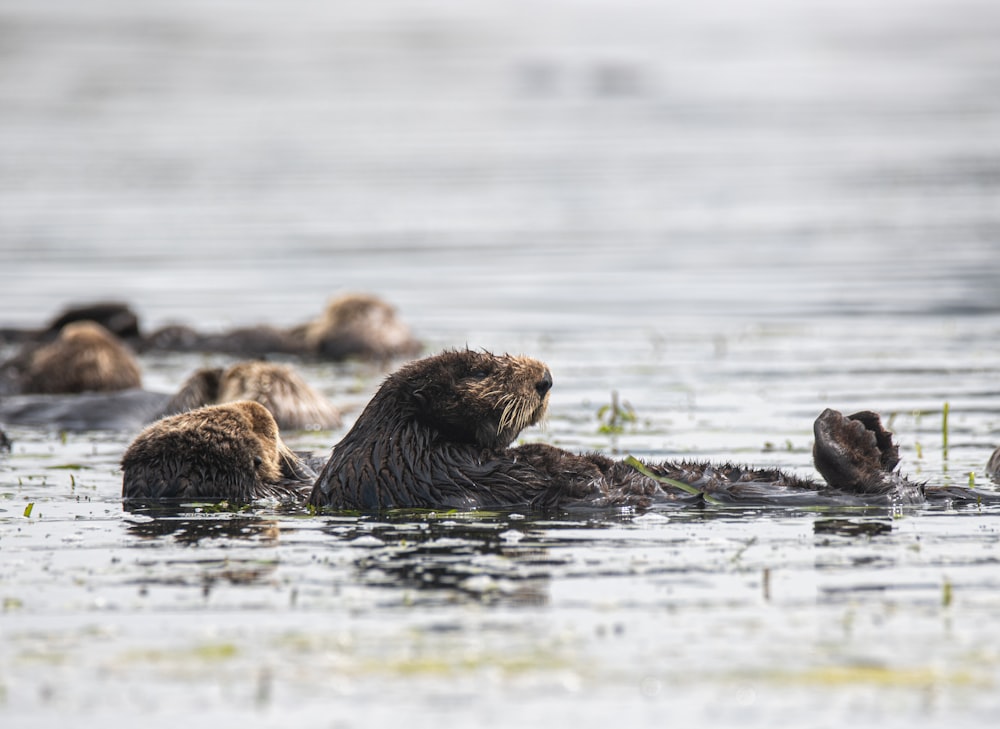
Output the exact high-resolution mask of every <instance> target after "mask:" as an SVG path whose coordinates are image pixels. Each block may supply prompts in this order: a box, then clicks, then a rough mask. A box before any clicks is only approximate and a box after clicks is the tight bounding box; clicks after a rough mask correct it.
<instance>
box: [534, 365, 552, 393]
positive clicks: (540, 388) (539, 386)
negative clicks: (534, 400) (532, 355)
mask: <svg viewBox="0 0 1000 729" xmlns="http://www.w3.org/2000/svg"><path fill="white" fill-rule="evenodd" d="M551 389H552V373H551V372H549V370H548V368H546V370H545V372H543V373H542V379H540V380H539V381H538V382H536V383H535V390H536V391H537V392H538V396H539V397H545V394H546V393H547V392H548V391H549V390H551Z"/></svg>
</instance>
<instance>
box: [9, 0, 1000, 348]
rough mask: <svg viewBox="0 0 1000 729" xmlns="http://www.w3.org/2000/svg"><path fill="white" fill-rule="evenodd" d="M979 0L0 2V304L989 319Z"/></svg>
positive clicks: (690, 319) (297, 313) (544, 326)
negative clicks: (376, 299) (379, 304)
mask: <svg viewBox="0 0 1000 729" xmlns="http://www.w3.org/2000/svg"><path fill="white" fill-rule="evenodd" d="M998 38H1000V5H998V4H997V3H996V2H995V1H993V0H881V1H880V2H878V3H871V2H862V1H861V0H846V1H845V0H838V1H837V2H832V1H831V2H826V1H823V2H801V1H799V0H762V1H756V2H750V3H735V2H720V1H717V0H710V1H709V2H699V3H690V2H662V1H654V0H649V1H642V0H579V1H572V0H532V1H531V2H528V1H525V0H482V1H480V2H474V3H467V2H458V1H457V0H424V1H419V0H418V1H416V2H415V1H413V0H405V1H404V0H388V1H385V2H375V3H357V2H337V1H329V0H289V1H288V2H280V3H279V2H265V1H264V0H181V1H177V0H170V1H166V0H148V1H146V2H141V3H136V2H132V1H131V0H88V2H76V1H73V0H64V1H61V2H60V1H53V2H37V0H2V2H0V322H2V323H4V324H23V325H30V324H35V323H39V322H41V321H44V320H46V319H48V318H49V317H50V316H51V315H52V314H53V313H54V312H55V311H56V310H57V309H58V308H60V307H61V306H62V305H63V304H65V303H67V302H70V301H81V300H88V299H94V298H109V297H111V298H119V299H124V300H127V301H130V302H132V303H133V304H134V305H135V306H136V307H137V308H138V309H139V311H140V312H141V313H142V315H143V316H144V319H145V321H146V322H147V323H148V324H149V325H158V324H163V323H166V322H168V321H192V322H200V323H202V324H204V325H205V326H224V325H229V324H240V323H249V322H255V321H269V322H275V323H282V324H284V323H290V322H298V321H302V320H303V319H305V318H307V317H310V316H312V315H314V314H316V313H317V312H318V311H319V309H320V308H321V307H322V305H323V303H324V302H325V300H326V299H327V298H328V297H329V296H330V295H332V294H334V293H336V292H339V291H344V290H368V291H374V292H376V293H379V294H381V295H383V296H384V297H386V298H387V299H389V300H390V301H392V302H393V303H395V304H397V305H398V306H399V307H400V308H401V310H402V312H403V315H404V317H406V318H407V319H408V320H409V321H410V322H411V323H412V324H413V325H414V327H415V328H417V329H418V330H420V331H421V332H423V333H424V334H425V335H430V336H432V337H439V338H441V339H443V340H451V339H461V338H462V337H472V338H476V337H477V336H480V335H483V336H488V334H487V333H489V332H492V333H493V336H496V337H499V338H500V339H503V338H504V337H505V336H507V334H509V333H516V332H523V331H530V332H538V333H542V334H546V335H549V334H551V335H555V336H558V335H560V334H569V333H572V332H579V333H584V332H591V333H594V332H596V333H599V334H600V335H601V336H603V337H614V336H616V334H615V332H618V331H621V330H622V329H628V328H629V327H632V326H637V327H639V328H644V329H645V330H655V331H658V332H660V333H665V334H670V333H673V332H675V331H678V330H681V329H684V328H685V327H693V328H700V329H705V328H707V329H710V330H716V329H717V330H719V331H720V332H722V331H725V329H726V328H727V327H728V326H730V325H732V324H733V323H734V322H735V323H736V324H737V325H742V324H743V323H745V322H748V321H749V322H758V321H772V320H775V319H784V318H789V317H791V318H802V317H806V318H809V319H810V320H815V319H816V318H817V317H831V316H832V317H838V316H847V317H854V316H856V315H858V314H865V315H870V316H888V317H894V316H900V315H903V316H909V315H912V314H931V315H945V316H949V315H955V314H957V315H965V314H989V315H992V314H996V313H997V312H998V310H1000V293H998V286H997V281H998V274H1000V265H998V263H997V261H996V259H997V257H996V255H995V251H996V249H997V247H998V244H1000V194H998V193H1000V42H998Z"/></svg>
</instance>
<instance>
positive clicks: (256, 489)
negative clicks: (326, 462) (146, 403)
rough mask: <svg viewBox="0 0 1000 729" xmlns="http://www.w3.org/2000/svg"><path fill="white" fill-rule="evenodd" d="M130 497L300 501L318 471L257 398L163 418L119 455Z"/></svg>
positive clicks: (125, 493) (126, 493)
mask: <svg viewBox="0 0 1000 729" xmlns="http://www.w3.org/2000/svg"><path fill="white" fill-rule="evenodd" d="M121 465H122V474H123V478H122V497H123V498H124V499H126V500H129V501H132V500H153V501H161V500H176V499H218V498H224V499H229V500H231V501H236V502H248V501H253V500H254V499H260V498H265V497H277V498H294V499H296V500H301V499H302V497H303V496H304V495H305V492H306V490H307V489H308V487H309V485H310V484H311V483H312V479H313V477H314V476H315V474H314V473H313V472H312V471H311V470H310V469H309V467H308V466H307V465H306V464H305V463H303V462H302V461H301V460H300V459H299V458H298V457H297V456H296V455H295V454H294V453H293V452H292V451H291V450H290V449H289V448H288V446H286V445H285V444H284V443H283V442H282V440H281V437H280V436H279V434H278V424H277V423H276V422H275V421H274V417H273V416H272V415H271V413H270V412H268V410H267V408H265V407H264V406H263V405H261V404H260V403H256V402H250V401H240V402H235V403H227V404H224V405H210V406H208V407H204V408H198V409H196V410H191V411H188V412H186V413H181V414H180V415H173V416H170V417H168V418H163V419H162V420H158V421H156V422H155V423H153V424H152V425H150V426H149V427H148V428H146V429H145V430H144V431H142V432H141V433H140V434H139V436H138V437H137V438H136V439H135V440H134V441H132V444H131V445H130V446H129V447H128V449H127V450H126V451H125V454H124V455H123V456H122V462H121Z"/></svg>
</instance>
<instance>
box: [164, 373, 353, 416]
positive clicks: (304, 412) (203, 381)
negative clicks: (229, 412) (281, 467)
mask: <svg viewBox="0 0 1000 729" xmlns="http://www.w3.org/2000/svg"><path fill="white" fill-rule="evenodd" d="M236 400H252V401H254V402H259V403H260V404H261V405H263V406H264V407H266V408H267V409H268V410H269V411H270V412H271V414H272V415H273V416H274V419H275V420H276V421H277V423H278V427H280V428H282V429H284V430H305V429H314V428H320V429H329V428H337V427H339V426H340V423H341V420H340V413H339V412H338V411H337V409H336V408H335V407H333V405H331V404H330V403H329V401H327V400H326V398H324V397H323V396H322V395H321V394H320V393H318V392H317V391H316V390H315V389H313V388H312V387H311V386H310V385H309V383H308V382H306V381H305V380H304V379H302V377H301V376H300V375H299V374H298V372H296V371H295V370H294V369H293V368H292V367H290V366H289V365H284V364H275V363H273V362H262V361H248V362H237V363H236V364H234V365H231V366H230V367H228V368H225V369H223V368H221V367H218V368H202V369H199V370H197V371H196V372H195V373H194V374H192V375H191V376H190V377H188V379H187V380H186V381H185V382H184V384H183V385H181V389H180V390H179V391H178V393H177V394H176V395H174V396H173V398H171V400H170V402H169V404H168V405H167V407H166V408H165V411H166V412H167V413H171V414H172V413H179V412H183V411H185V410H190V409H192V408H196V407H200V406H202V405H209V404H219V403H225V402H233V401H236Z"/></svg>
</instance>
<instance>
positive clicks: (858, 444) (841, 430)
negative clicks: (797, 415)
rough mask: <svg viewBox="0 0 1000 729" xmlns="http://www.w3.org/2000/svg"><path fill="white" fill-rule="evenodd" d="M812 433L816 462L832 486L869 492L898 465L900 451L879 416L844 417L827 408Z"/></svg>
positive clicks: (859, 414)
mask: <svg viewBox="0 0 1000 729" xmlns="http://www.w3.org/2000/svg"><path fill="white" fill-rule="evenodd" d="M813 433H814V434H815V437H816V441H815V443H814V445H813V462H814V464H815V465H816V470H817V471H819V472H820V473H821V474H822V476H823V478H824V479H826V482H827V483H828V484H830V485H831V486H834V487H837V488H845V489H859V488H860V489H862V490H867V489H868V488H870V487H871V486H873V485H875V484H878V483H881V482H882V480H883V478H884V476H885V474H887V473H889V472H891V471H892V470H893V469H894V468H895V467H896V465H897V464H898V463H899V447H898V446H897V445H896V444H895V443H893V442H892V433H890V432H889V431H887V430H886V429H885V428H884V427H882V420H881V418H879V416H878V414H877V413H873V412H871V411H868V410H863V411H861V412H857V413H854V414H853V415H849V416H844V415H843V414H841V413H839V412H837V411H836V410H831V409H829V408H828V409H826V410H824V411H823V412H822V413H820V415H819V417H818V418H816V422H815V423H814V424H813Z"/></svg>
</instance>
